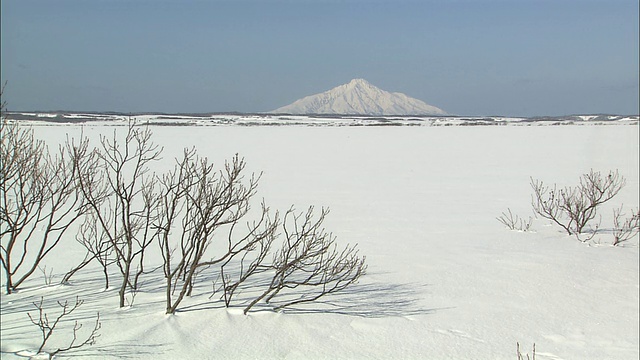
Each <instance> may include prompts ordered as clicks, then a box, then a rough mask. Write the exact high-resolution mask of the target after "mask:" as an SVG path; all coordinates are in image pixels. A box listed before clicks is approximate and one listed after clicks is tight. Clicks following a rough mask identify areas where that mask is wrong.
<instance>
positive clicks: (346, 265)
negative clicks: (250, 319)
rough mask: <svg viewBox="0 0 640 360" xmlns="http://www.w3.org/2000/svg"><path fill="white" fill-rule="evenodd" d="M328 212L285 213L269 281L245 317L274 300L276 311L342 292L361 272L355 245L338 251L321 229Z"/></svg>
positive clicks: (362, 261)
mask: <svg viewBox="0 0 640 360" xmlns="http://www.w3.org/2000/svg"><path fill="white" fill-rule="evenodd" d="M328 212H329V211H328V210H327V209H322V210H321V212H320V215H318V216H317V217H315V216H314V208H313V206H312V207H309V209H308V210H307V212H306V213H296V212H295V210H294V209H293V208H292V209H289V211H287V213H286V214H285V216H284V221H283V224H282V227H283V231H284V236H285V239H284V241H283V244H282V247H281V248H280V249H279V250H278V251H276V253H275V254H274V258H273V263H272V264H271V265H270V270H271V271H272V277H271V280H270V281H269V283H268V285H267V286H266V289H265V290H264V291H262V293H261V294H260V295H259V296H257V297H256V298H255V299H253V300H252V301H251V302H250V303H249V304H248V305H247V306H246V307H245V309H244V313H245V314H246V313H247V312H248V311H249V310H251V308H252V307H253V306H255V305H256V304H257V303H258V302H260V301H262V300H264V301H265V302H266V303H270V302H271V301H272V300H274V298H276V297H277V298H276V300H278V301H277V302H278V304H277V305H276V306H275V309H276V310H280V309H283V308H285V307H287V306H291V305H295V304H300V303H306V302H310V301H315V300H318V299H319V298H320V297H322V296H325V295H328V294H331V293H335V292H338V291H341V290H344V289H345V288H346V287H348V286H349V285H351V284H353V283H355V282H356V281H357V280H358V279H359V278H360V276H362V275H363V274H364V273H365V270H366V265H365V258H364V257H360V256H358V250H357V249H356V246H348V247H345V248H342V249H338V247H337V245H336V244H335V236H334V235H333V234H332V233H328V232H326V231H325V229H324V228H323V227H322V223H323V221H324V218H325V216H326V215H327V214H328ZM299 288H300V289H299ZM296 290H298V291H296Z"/></svg>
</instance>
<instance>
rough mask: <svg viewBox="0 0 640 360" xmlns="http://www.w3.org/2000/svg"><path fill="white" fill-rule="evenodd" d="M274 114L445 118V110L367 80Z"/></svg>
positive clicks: (314, 97)
mask: <svg viewBox="0 0 640 360" xmlns="http://www.w3.org/2000/svg"><path fill="white" fill-rule="evenodd" d="M272 113H281V114H359V115H446V112H445V111H443V110H442V109H439V108H437V107H435V106H432V105H428V104H426V103H425V102H423V101H421V100H418V99H414V98H412V97H409V96H407V95H405V94H403V93H398V92H395V93H390V92H388V91H384V90H381V89H379V88H377V87H375V86H373V85H371V83H369V82H368V81H366V80H364V79H353V80H351V81H350V82H349V83H347V84H344V85H340V86H337V87H335V88H333V89H331V90H328V91H325V92H323V93H320V94H315V95H311V96H307V97H304V98H302V99H300V100H296V101H294V102H293V103H292V104H289V105H286V106H283V107H280V108H278V109H275V110H273V111H272Z"/></svg>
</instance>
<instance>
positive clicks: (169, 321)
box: [0, 123, 640, 360]
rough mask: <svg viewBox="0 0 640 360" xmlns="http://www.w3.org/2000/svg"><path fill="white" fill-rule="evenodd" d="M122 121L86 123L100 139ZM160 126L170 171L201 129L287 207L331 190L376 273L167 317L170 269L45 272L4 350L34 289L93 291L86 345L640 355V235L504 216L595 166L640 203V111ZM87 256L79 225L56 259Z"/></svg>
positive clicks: (20, 350) (312, 355) (336, 221)
mask: <svg viewBox="0 0 640 360" xmlns="http://www.w3.org/2000/svg"><path fill="white" fill-rule="evenodd" d="M34 129H35V132H36V135H37V136H38V137H40V138H43V139H46V140H47V141H48V143H50V144H51V145H53V144H55V143H57V142H60V141H62V140H63V139H64V137H65V136H66V134H69V135H72V136H78V134H79V133H80V127H79V126H77V125H74V126H46V127H35V128H34ZM113 130H114V128H113V127H108V126H104V124H95V125H90V124H87V125H85V126H84V129H83V131H84V133H85V135H87V136H89V137H91V138H92V139H95V138H97V136H98V134H109V133H111V132H112V131H113ZM121 130H123V128H121ZM121 130H120V131H121ZM152 130H153V132H154V139H155V141H156V142H157V143H159V144H162V145H163V146H164V147H165V152H164V160H163V162H162V163H161V164H159V165H158V170H159V171H161V170H166V169H168V168H169V167H171V166H172V163H171V162H172V158H173V157H174V156H176V155H178V154H179V152H180V151H181V149H182V148H183V147H185V146H195V147H197V149H198V150H199V152H200V154H202V155H206V156H208V157H210V158H211V159H213V160H214V161H217V162H218V163H221V162H222V161H223V160H224V159H228V158H230V157H231V156H232V155H233V154H235V153H239V154H240V155H242V156H244V157H245V159H246V160H247V162H248V167H249V170H252V171H263V176H262V179H261V182H260V188H259V193H258V197H259V198H264V199H265V201H266V202H267V203H268V204H269V205H270V206H271V207H272V208H277V209H281V210H286V209H287V208H288V207H289V206H290V205H291V204H295V205H296V206H297V208H298V209H305V208H306V207H307V206H308V205H311V204H315V205H317V206H327V207H330V208H331V214H330V215H329V217H328V218H327V220H326V223H325V225H326V227H327V228H328V229H329V230H331V231H333V232H334V233H335V234H336V235H337V237H338V242H340V243H342V244H346V243H358V244H359V247H360V249H361V252H362V253H363V254H365V255H366V256H367V262H368V264H369V271H368V274H367V275H366V276H365V277H364V278H363V279H362V281H361V282H360V284H358V285H357V286H356V287H354V288H352V289H351V290H350V291H348V293H346V294H344V295H343V296H340V297H337V298H333V299H330V300H331V303H332V304H333V306H329V305H330V304H327V303H322V304H319V305H318V306H319V307H318V308H316V309H314V308H312V309H307V310H288V311H285V312H283V313H274V312H272V311H270V310H269V309H268V308H266V307H263V308H261V310H260V311H258V312H254V313H250V314H249V315H248V316H244V315H242V313H241V311H240V309H225V308H224V307H223V306H222V303H221V302H220V301H212V300H209V299H208V298H209V295H210V293H209V291H208V290H209V287H210V286H209V285H207V284H204V285H202V286H201V287H200V288H198V289H197V290H198V291H197V293H196V294H195V296H193V297H192V298H191V299H188V300H187V302H186V303H185V304H184V305H183V311H180V312H179V313H177V314H176V315H173V316H167V315H164V306H163V302H162V301H163V295H162V290H161V288H159V287H158V286H157V285H158V284H157V283H154V282H153V281H149V283H148V286H146V287H145V288H143V290H142V292H141V293H140V294H138V296H137V297H136V300H135V304H134V306H133V307H131V308H127V309H119V308H118V304H117V294H116V293H117V289H110V290H107V291H103V290H102V289H101V283H100V281H98V280H96V279H99V276H98V275H97V274H96V273H95V272H93V271H85V272H84V273H82V274H81V276H78V278H77V279H75V281H74V283H73V285H67V286H51V287H46V286H44V285H43V277H42V276H38V275H36V276H34V277H33V278H32V279H31V280H30V281H29V282H28V283H27V284H26V286H25V288H24V289H23V290H22V291H21V292H19V293H17V294H12V295H8V296H7V295H4V294H2V296H1V298H0V299H1V305H2V312H1V314H2V316H1V330H2V332H1V339H2V345H1V350H2V353H1V355H2V359H5V358H6V359H13V358H19V357H20V356H24V355H25V354H27V352H26V351H33V350H35V349H36V348H37V345H38V344H39V336H40V334H39V333H38V329H37V328H36V327H35V326H34V325H32V324H30V322H29V319H28V318H27V315H26V313H27V312H28V311H32V310H33V307H32V305H31V302H32V301H36V300H38V299H40V297H41V296H45V298H46V299H47V301H50V302H52V301H54V300H65V299H70V300H71V299H73V298H74V297H75V296H76V295H78V296H79V297H80V298H82V299H85V301H86V303H85V305H83V307H82V308H81V311H82V312H81V314H80V315H81V320H83V321H85V322H87V325H86V326H90V324H89V323H88V322H90V321H91V317H92V316H94V315H95V312H96V311H100V316H101V319H102V329H101V330H100V333H101V336H100V337H99V338H98V340H97V343H96V344H95V345H94V346H92V347H86V348H82V349H81V350H79V351H76V352H73V353H72V352H70V353H68V354H67V355H65V356H64V357H70V358H72V357H77V358H82V359H103V358H107V359H108V358H114V359H115V358H135V359H138V358H140V359H179V358H182V359H365V358H366V359H516V342H520V344H521V345H522V349H523V350H524V352H529V353H530V352H531V351H530V348H531V346H532V344H534V343H535V344H536V349H537V357H536V358H537V359H540V360H542V359H567V360H569V359H572V360H573V359H621V360H622V359H637V358H638V357H639V350H638V349H639V345H640V344H639V326H638V321H639V309H638V307H639V298H638V293H639V278H638V273H639V270H638V266H639V262H638V259H639V250H638V239H637V238H636V239H634V240H633V242H631V243H630V244H627V246H625V247H612V246H609V245H607V244H608V243H609V242H610V240H611V239H610V235H608V234H603V235H602V236H600V237H597V238H596V240H597V241H599V242H600V243H601V244H594V243H592V244H591V245H586V244H582V243H579V242H578V241H576V240H575V239H574V238H572V237H569V236H567V235H565V234H563V233H562V232H561V231H559V228H557V227H554V226H551V225H550V224H549V222H548V221H546V220H541V219H536V220H534V222H533V225H532V230H533V231H531V232H515V231H509V230H507V229H506V228H505V227H504V226H503V225H502V224H500V223H499V222H498V221H497V220H496V217H497V216H499V215H500V213H501V212H503V211H505V210H506V209H507V208H510V209H511V210H512V211H513V212H514V213H516V214H519V215H521V216H524V217H528V216H530V215H532V212H531V205H530V201H531V198H530V194H531V188H530V186H529V180H530V176H533V177H535V178H537V179H540V180H543V181H545V182H547V183H557V184H559V185H573V184H575V183H576V182H577V180H578V177H579V176H580V175H581V174H583V173H586V172H588V171H589V169H591V168H593V169H595V170H601V171H603V172H607V171H608V170H615V169H618V170H619V171H620V173H621V174H622V175H624V176H625V177H626V179H627V185H626V187H625V188H624V189H623V191H622V192H621V193H620V194H619V195H618V196H617V197H616V198H614V200H612V204H611V206H608V207H605V208H603V209H602V210H601V213H602V214H603V223H607V222H610V221H611V220H610V218H611V208H612V207H613V206H614V205H615V206H617V205H619V204H620V203H624V204H625V207H637V206H638V198H639V191H638V184H639V179H638V173H639V169H638V167H639V166H638V164H639V159H638V150H639V139H638V126H637V123H636V125H619V126H602V125H593V126H543V127H519V126H507V127H307V126H280V127H240V126H218V127H176V126H167V127H153V128H152ZM256 205H257V204H256ZM79 256H81V250H80V249H79V248H78V246H77V245H76V244H75V243H74V241H73V240H72V239H68V241H67V242H66V243H65V244H64V245H63V246H61V247H60V248H59V249H58V251H57V252H56V253H55V254H52V256H51V257H50V258H49V259H48V260H47V262H46V265H47V268H48V269H51V268H53V269H54V270H55V271H54V273H55V274H57V275H60V274H62V273H64V272H66V271H67V270H68V269H69V268H70V267H71V266H72V265H74V264H75V262H76V261H77V258H78V257H79ZM151 262H155V263H156V264H158V263H159V262H160V259H151ZM59 278H60V277H59V276H58V277H57V279H58V280H59ZM83 279H84V280H83ZM214 300H215V298H214ZM60 357H61V358H62V357H63V356H60Z"/></svg>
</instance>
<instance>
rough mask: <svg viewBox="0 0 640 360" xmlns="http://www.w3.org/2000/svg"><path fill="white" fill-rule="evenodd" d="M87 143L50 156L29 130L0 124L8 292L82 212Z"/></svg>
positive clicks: (0, 209)
mask: <svg viewBox="0 0 640 360" xmlns="http://www.w3.org/2000/svg"><path fill="white" fill-rule="evenodd" d="M87 147H88V141H87V139H81V140H80V142H79V144H77V145H76V144H74V143H73V142H70V141H69V140H67V142H66V143H65V144H64V145H63V146H61V147H60V148H59V150H58V152H57V153H55V154H54V155H51V154H50V153H49V151H48V149H47V147H46V146H45V145H44V143H43V142H42V141H39V140H36V139H35V138H34V136H33V131H32V130H30V129H25V128H21V127H19V126H18V125H17V124H15V123H14V124H8V123H7V122H6V121H2V122H0V221H1V222H2V224H3V226H2V227H1V229H0V239H1V245H0V260H1V262H2V268H3V270H4V273H5V276H6V284H5V290H6V292H7V293H11V292H13V291H15V290H17V289H18V287H19V286H20V285H21V284H22V283H23V282H24V281H25V280H26V279H27V278H29V276H31V275H32V274H33V272H34V271H35V270H36V269H37V268H38V265H39V264H40V263H41V261H42V260H43V259H44V258H45V257H46V256H47V255H48V254H49V253H50V252H51V251H52V250H53V249H54V248H55V246H56V245H58V243H59V242H60V241H61V239H62V238H63V236H64V234H65V233H66V232H67V230H68V229H69V228H70V226H71V225H72V224H73V223H74V222H76V220H78V219H79V218H80V217H81V216H82V215H83V214H84V213H85V212H86V211H87V207H86V204H85V201H84V198H83V196H82V195H81V194H80V193H79V192H78V191H77V181H78V177H77V176H76V174H77V172H76V171H75V169H76V168H77V165H78V162H79V161H81V159H82V158H83V157H84V156H85V155H86V153H87Z"/></svg>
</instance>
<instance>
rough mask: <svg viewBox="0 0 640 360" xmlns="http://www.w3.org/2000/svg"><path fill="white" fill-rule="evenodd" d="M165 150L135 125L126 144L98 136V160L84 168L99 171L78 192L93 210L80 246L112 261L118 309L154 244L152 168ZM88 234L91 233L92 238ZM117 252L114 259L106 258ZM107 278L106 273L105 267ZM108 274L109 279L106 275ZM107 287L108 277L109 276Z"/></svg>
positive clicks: (86, 178) (89, 159)
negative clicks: (116, 278) (118, 277)
mask: <svg viewBox="0 0 640 360" xmlns="http://www.w3.org/2000/svg"><path fill="white" fill-rule="evenodd" d="M160 152H161V149H160V148H159V147H158V146H157V145H155V144H154V143H153V142H152V141H151V131H150V130H149V129H148V128H140V127H138V126H136V125H135V124H134V123H133V122H131V123H130V124H129V126H128V128H127V133H126V135H125V138H124V141H123V142H121V141H119V140H118V137H117V133H116V132H115V131H114V134H113V138H112V139H108V138H107V137H101V138H100V147H99V148H98V149H97V151H96V152H95V157H87V158H86V160H87V161H86V162H85V163H84V164H82V167H81V168H95V169H97V170H96V171H95V172H90V173H89V175H87V176H81V177H80V190H81V191H82V194H83V195H84V197H85V198H86V200H87V202H88V206H89V208H90V213H89V217H90V219H91V220H90V223H89V224H94V223H95V224H97V226H96V227H93V225H88V226H87V225H85V226H84V227H83V229H82V230H84V231H87V232H88V234H87V233H85V235H81V237H80V242H81V243H83V244H84V245H85V247H87V249H88V251H90V252H93V253H94V254H93V255H95V256H93V257H91V256H90V259H100V260H101V264H102V265H103V268H106V266H108V265H109V264H111V263H114V264H115V265H116V267H117V268H118V269H119V271H120V274H121V279H122V281H121V284H120V289H119V291H118V297H119V301H120V307H124V306H126V303H127V302H126V300H125V296H126V293H127V290H128V289H133V290H135V289H137V287H138V279H139V277H140V275H142V274H143V273H144V255H145V252H146V250H147V249H148V247H149V246H150V245H151V244H152V243H153V240H154V237H155V232H154V231H152V227H151V225H152V223H153V222H154V221H155V218H154V214H155V207H156V206H157V202H158V196H157V189H156V187H157V178H156V177H155V175H154V174H152V173H151V170H150V164H151V163H152V162H154V161H157V160H159V159H160ZM89 234H90V235H89ZM110 254H113V256H114V258H113V261H110V260H109V259H108V258H106V257H107V256H109V255H110ZM105 274H107V272H106V269H105ZM105 276H107V275H105ZM105 281H106V282H107V286H108V277H106V278H105Z"/></svg>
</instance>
